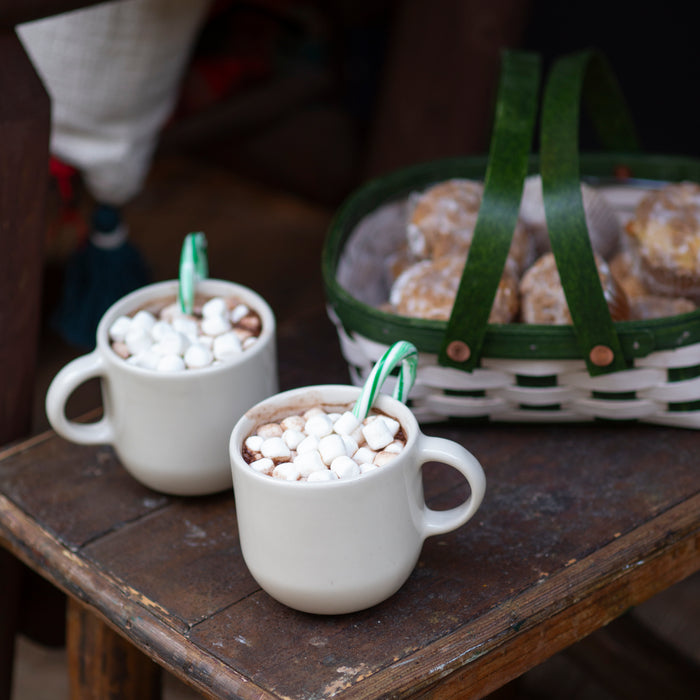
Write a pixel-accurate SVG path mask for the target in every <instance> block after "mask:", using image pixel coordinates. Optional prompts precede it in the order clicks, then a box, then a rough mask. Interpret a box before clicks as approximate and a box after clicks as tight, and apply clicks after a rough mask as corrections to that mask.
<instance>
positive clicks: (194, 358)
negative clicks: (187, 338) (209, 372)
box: [184, 343, 214, 369]
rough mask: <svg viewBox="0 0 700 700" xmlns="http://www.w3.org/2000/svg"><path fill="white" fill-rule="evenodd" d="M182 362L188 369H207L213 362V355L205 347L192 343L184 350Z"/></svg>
mask: <svg viewBox="0 0 700 700" xmlns="http://www.w3.org/2000/svg"><path fill="white" fill-rule="evenodd" d="M184 360H185V365H187V367H188V369H200V368H201V367H208V366H209V365H210V364H211V363H212V362H213V361H214V355H213V354H212V351H211V350H210V349H209V348H208V347H207V346H206V345H202V344H201V343H192V345H190V346H189V347H188V348H187V350H185V356H184Z"/></svg>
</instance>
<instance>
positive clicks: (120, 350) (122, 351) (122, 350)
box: [112, 340, 131, 360]
mask: <svg viewBox="0 0 700 700" xmlns="http://www.w3.org/2000/svg"><path fill="white" fill-rule="evenodd" d="M112 350H114V352H116V353H117V355H119V357H121V358H122V360H126V358H127V357H129V355H130V354H131V353H130V352H129V348H127V347H126V343H123V342H121V341H119V340H115V341H114V342H113V343H112Z"/></svg>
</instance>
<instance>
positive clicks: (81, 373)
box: [46, 279, 278, 496]
mask: <svg viewBox="0 0 700 700" xmlns="http://www.w3.org/2000/svg"><path fill="white" fill-rule="evenodd" d="M177 293H178V281H177V280H170V281H167V282H160V283H157V284H152V285H149V286H147V287H143V288H142V289H139V290H136V291H135V292H132V293H131V294H128V295H127V296H125V297H123V298H122V299H120V300H119V301H117V302H116V303H115V304H113V305H112V306H111V307H110V308H109V309H108V310H107V311H106V312H105V314H104V315H103V317H102V319H101V321H100V323H99V325H98V328H97V344H96V347H95V349H94V350H93V351H92V352H91V353H89V354H87V355H83V356H81V357H78V358H76V359H74V360H72V361H71V362H69V363H68V364H67V365H66V366H65V367H63V368H62V369H61V370H60V371H59V372H58V374H57V375H56V376H55V378H54V379H53V381H52V382H51V384H50V386H49V389H48V392H47V395H46V413H47V416H48V419H49V422H50V424H51V426H52V427H53V429H54V430H55V431H56V432H57V433H58V434H59V435H61V436H62V437H64V438H65V439H66V440H70V441H72V442H76V443H80V444H85V445H92V444H108V445H112V446H113V447H114V450H115V452H116V454H117V456H118V457H119V459H120V460H121V462H122V464H123V465H124V468H125V469H126V470H127V471H128V472H129V473H130V474H131V475H132V476H133V477H134V478H136V479H137V480H138V481H140V482H141V483H143V484H144V485H146V486H148V487H150V488H152V489H155V490H156V491H161V492H163V493H168V494H173V495H186V496H196V495H203V494H210V493H216V492H218V491H223V490H225V489H227V488H230V487H231V469H230V463H229V457H228V441H229V436H230V434H231V426H233V425H234V424H235V423H236V421H237V420H238V419H239V418H240V416H241V415H243V413H244V411H245V410H246V409H248V408H250V406H252V405H253V404H255V403H256V402H258V401H261V400H262V399H264V398H265V397H268V396H270V395H272V394H274V393H275V392H276V391H277V390H278V384H277V363H276V347H275V318H274V315H273V313H272V310H271V309H270V307H269V306H268V304H267V303H266V302H265V300H264V299H263V298H262V297H260V296H259V295H258V294H257V293H255V292H253V291H252V290H250V289H248V288H247V287H243V286H241V285H238V284H235V283H233V282H226V281H223V280H214V279H205V280H202V281H201V282H199V283H198V286H197V293H198V294H202V295H205V296H221V297H224V298H228V297H235V298H236V299H239V300H240V301H241V302H242V303H243V304H245V305H247V306H248V307H249V308H250V309H252V310H254V311H256V312H257V313H258V315H259V316H260V319H261V321H262V330H261V333H260V336H259V337H258V339H257V341H256V342H255V343H253V345H251V346H250V347H249V348H248V349H246V350H244V351H242V352H241V353H239V354H238V355H236V356H235V357H233V358H230V359H227V360H225V361H224V362H222V363H220V364H214V365H210V366H208V367H202V368H199V369H187V370H184V371H180V372H157V371H155V370H150V369H144V368H141V367H137V366H135V365H132V364H130V363H128V362H126V361H125V360H124V359H122V358H121V357H119V356H118V355H117V354H116V352H115V351H114V350H113V349H112V347H111V345H110V339H109V329H110V327H111V326H112V324H113V322H114V321H115V320H116V319H117V318H119V317H120V316H123V315H127V314H130V313H133V312H134V311H135V310H137V309H139V308H143V307H144V306H146V305H147V304H148V303H149V302H153V301H154V300H157V299H161V298H170V297H172V298H173V300H174V299H176V298H177ZM95 377H99V379H100V384H101V390H102V403H103V407H104V412H103V417H102V418H101V419H100V420H98V421H97V422H95V423H79V422H76V421H72V420H69V419H68V418H67V417H66V403H67V401H68V399H69V397H70V395H71V394H72V393H73V392H74V391H75V390H76V389H77V388H78V387H79V386H80V385H81V384H83V383H85V382H87V381H88V380H90V379H92V378H95Z"/></svg>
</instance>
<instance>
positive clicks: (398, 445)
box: [384, 440, 405, 455]
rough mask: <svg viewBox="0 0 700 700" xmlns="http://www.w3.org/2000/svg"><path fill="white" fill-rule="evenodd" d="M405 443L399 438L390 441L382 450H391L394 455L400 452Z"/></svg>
mask: <svg viewBox="0 0 700 700" xmlns="http://www.w3.org/2000/svg"><path fill="white" fill-rule="evenodd" d="M404 447H405V445H404V444H403V442H401V441H400V440H394V441H393V442H390V443H389V444H388V445H387V446H386V447H385V448H384V452H393V453H394V454H395V455H398V454H401V452H403V448H404Z"/></svg>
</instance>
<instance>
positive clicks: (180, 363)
mask: <svg viewBox="0 0 700 700" xmlns="http://www.w3.org/2000/svg"><path fill="white" fill-rule="evenodd" d="M156 369H157V370H158V371H159V372H180V371H182V370H184V369H185V361H184V360H183V359H182V358H181V357H180V356H179V355H163V357H161V358H160V360H158V365H157V366H156Z"/></svg>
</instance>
